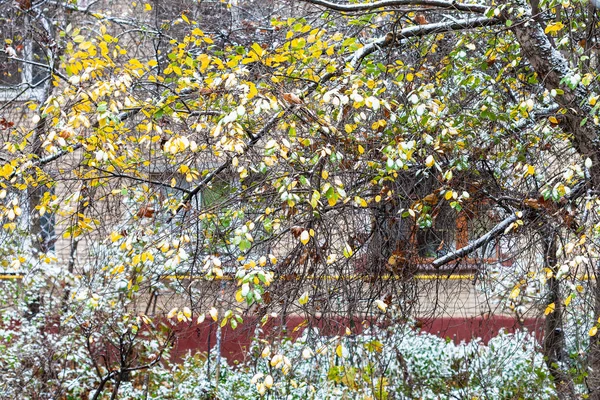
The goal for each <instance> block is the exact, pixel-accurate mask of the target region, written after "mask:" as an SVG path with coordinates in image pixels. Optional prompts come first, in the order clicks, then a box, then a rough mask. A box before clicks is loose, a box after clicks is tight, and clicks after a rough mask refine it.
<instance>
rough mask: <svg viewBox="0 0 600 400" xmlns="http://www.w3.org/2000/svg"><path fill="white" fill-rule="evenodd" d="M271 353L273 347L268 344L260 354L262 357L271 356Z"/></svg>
mask: <svg viewBox="0 0 600 400" xmlns="http://www.w3.org/2000/svg"><path fill="white" fill-rule="evenodd" d="M270 355H271V347H270V346H268V345H267V346H266V347H265V348H264V349H263V351H262V353H260V356H261V357H262V358H267V357H269V356H270Z"/></svg>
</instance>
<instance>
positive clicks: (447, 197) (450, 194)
mask: <svg viewBox="0 0 600 400" xmlns="http://www.w3.org/2000/svg"><path fill="white" fill-rule="evenodd" d="M452 196H453V193H452V190H448V191H447V192H446V194H444V198H445V199H446V200H450V199H451V198H452Z"/></svg>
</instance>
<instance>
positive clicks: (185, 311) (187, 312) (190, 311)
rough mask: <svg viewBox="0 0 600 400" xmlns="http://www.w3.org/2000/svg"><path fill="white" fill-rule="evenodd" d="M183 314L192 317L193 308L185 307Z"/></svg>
mask: <svg viewBox="0 0 600 400" xmlns="http://www.w3.org/2000/svg"><path fill="white" fill-rule="evenodd" d="M183 315H185V317H186V318H191V317H192V310H190V309H189V307H183Z"/></svg>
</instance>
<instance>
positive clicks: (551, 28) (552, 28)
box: [544, 22, 564, 33]
mask: <svg viewBox="0 0 600 400" xmlns="http://www.w3.org/2000/svg"><path fill="white" fill-rule="evenodd" d="M563 27H564V25H563V23H562V22H553V23H551V24H548V26H546V29H545V30H544V32H545V33H553V32H558V31H560V30H561V29H562V28H563Z"/></svg>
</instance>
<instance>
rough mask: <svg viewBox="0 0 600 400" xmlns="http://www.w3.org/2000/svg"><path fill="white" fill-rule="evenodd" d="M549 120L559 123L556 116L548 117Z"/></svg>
mask: <svg viewBox="0 0 600 400" xmlns="http://www.w3.org/2000/svg"><path fill="white" fill-rule="evenodd" d="M548 121H550V122H552V123H553V124H558V120H557V119H556V117H554V116H552V117H549V118H548Z"/></svg>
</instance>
